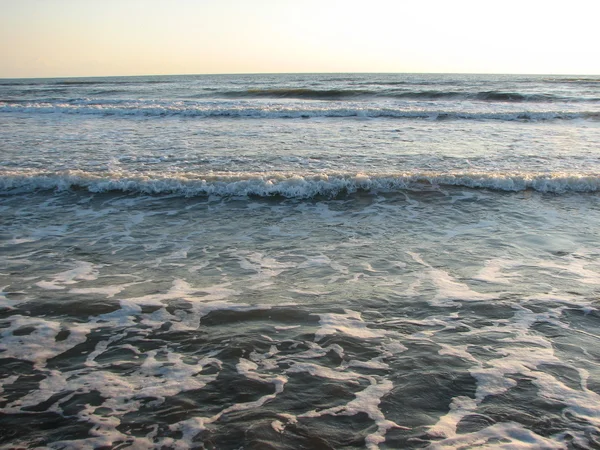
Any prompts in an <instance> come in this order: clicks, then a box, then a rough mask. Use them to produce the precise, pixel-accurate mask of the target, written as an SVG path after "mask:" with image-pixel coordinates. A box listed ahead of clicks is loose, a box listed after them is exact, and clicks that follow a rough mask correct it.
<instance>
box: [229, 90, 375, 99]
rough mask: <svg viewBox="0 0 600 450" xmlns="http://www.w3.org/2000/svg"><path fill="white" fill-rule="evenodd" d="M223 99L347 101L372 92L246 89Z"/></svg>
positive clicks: (231, 93)
mask: <svg viewBox="0 0 600 450" xmlns="http://www.w3.org/2000/svg"><path fill="white" fill-rule="evenodd" d="M221 95H222V96H223V97H232V98H244V97H256V98H295V99H308V100H343V99H344V100H345V99H352V98H357V97H361V96H366V95H373V92H372V91H369V90H362V89H323V90H320V89H307V88H271V89H246V90H241V91H228V92H222V93H221Z"/></svg>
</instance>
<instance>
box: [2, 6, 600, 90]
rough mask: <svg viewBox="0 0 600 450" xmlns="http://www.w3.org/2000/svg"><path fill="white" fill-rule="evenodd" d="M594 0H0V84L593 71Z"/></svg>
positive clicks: (596, 62) (599, 66)
mask: <svg viewBox="0 0 600 450" xmlns="http://www.w3.org/2000/svg"><path fill="white" fill-rule="evenodd" d="M599 12H600V3H598V1H597V0H587V1H584V0H571V1H569V2H562V1H561V2H558V1H555V2H552V1H548V0H545V1H538V0H519V1H515V0H501V1H496V0H487V1H484V0H478V1H473V0H454V1H452V0H445V1H438V0H428V1H427V0H359V1H355V0H346V1H340V0H0V77H1V78H19V77H67V76H73V77H76V76H110V75H160V74H206V73H301V72H312V73H320V72H441V73H524V74H528V73H543V74H592V75H596V74H600V47H599V46H598V42H599V41H598V32H597V31H598V25H597V18H598V17H599V14H598V13H599Z"/></svg>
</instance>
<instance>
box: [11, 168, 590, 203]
mask: <svg viewBox="0 0 600 450" xmlns="http://www.w3.org/2000/svg"><path fill="white" fill-rule="evenodd" d="M440 186H462V187H467V188H473V189H494V190H500V191H513V192H517V191H524V190H528V189H531V190H535V191H540V192H552V193H568V192H597V191H599V190H600V176H598V175H596V174H577V173H554V174H552V173H550V174H548V173H528V172H514V173H495V172H490V173H483V172H456V173H454V172H448V173H443V172H433V171H432V172H400V173H388V174H386V173H372V174H369V175H365V174H356V173H354V174H352V173H331V174H324V173H321V174H310V173H252V172H248V173H243V174H239V175H231V174H222V175H218V174H214V173H213V174H198V173H178V174H177V175H175V174H173V175H168V176H167V175H164V174H161V173H153V172H146V173H145V174H139V173H138V174H135V173H124V172H119V173H108V174H105V175H101V174H98V173H92V172H85V171H80V170H77V171H66V172H43V171H6V170H4V171H2V173H1V174H0V191H4V192H5V193H11V192H13V193H23V192H32V191H37V190H57V191H64V190H69V189H86V190H88V191H89V192H109V191H122V192H132V193H140V194H154V195H160V194H177V195H181V196H186V197H191V196H217V197H228V196H233V197H236V196H258V197H269V196H282V197H289V198H312V197H317V196H324V197H332V196H336V195H339V194H343V193H349V194H351V193H355V192H358V191H368V192H395V191H403V190H417V191H418V190H436V189H439V188H440Z"/></svg>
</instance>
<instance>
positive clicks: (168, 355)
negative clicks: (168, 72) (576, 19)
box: [0, 74, 600, 449]
mask: <svg viewBox="0 0 600 450" xmlns="http://www.w3.org/2000/svg"><path fill="white" fill-rule="evenodd" d="M0 123H1V127H2V132H1V138H0V255H1V257H0V445H2V446H3V447H2V448H20V447H30V448H54V449H70V448H156V449H170V448H174V449H177V448H180V449H184V448H206V449H209V448H215V449H238V448H261V449H263V448H276V449H286V448H287V449H297V448H310V449H313V448H322V449H329V448H336V449H337V448H370V449H375V448H382V449H385V448H424V447H426V448H432V449H443V448H461V449H466V448H481V447H485V448H507V449H508V448H510V449H512V448H535V449H538V448H548V449H551V448H552V449H553V448H558V449H561V448H572V449H580V448H600V431H599V428H600V350H599V349H600V331H599V326H600V302H599V300H598V298H599V294H600V278H599V277H600V261H599V256H600V233H599V227H598V224H599V223H600V197H599V196H598V192H599V190H600V153H599V150H600V78H598V77H592V76H482V75H422V74H403V75H400V74H381V75H378V74H330V75H235V76H234V75H231V76H157V77H115V78H81V79H39V80H32V79H23V80H7V79H4V80H0Z"/></svg>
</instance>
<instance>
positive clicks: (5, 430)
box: [0, 412, 92, 449]
mask: <svg viewBox="0 0 600 450" xmlns="http://www.w3.org/2000/svg"><path fill="white" fill-rule="evenodd" d="M91 428H92V426H91V425H90V424H88V423H86V422H79V421H75V420H73V419H72V418H70V417H64V416H62V415H60V414H58V413H55V412H44V413H30V414H27V413H17V414H4V413H2V412H0V444H5V445H7V446H8V447H5V448H11V449H18V448H38V447H45V446H46V445H47V444H49V443H51V442H55V441H59V440H61V439H63V438H64V437H66V436H69V439H85V438H87V437H88V436H89V434H88V433H89V431H90V430H91Z"/></svg>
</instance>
